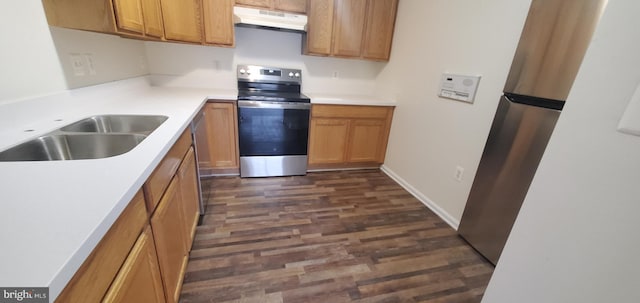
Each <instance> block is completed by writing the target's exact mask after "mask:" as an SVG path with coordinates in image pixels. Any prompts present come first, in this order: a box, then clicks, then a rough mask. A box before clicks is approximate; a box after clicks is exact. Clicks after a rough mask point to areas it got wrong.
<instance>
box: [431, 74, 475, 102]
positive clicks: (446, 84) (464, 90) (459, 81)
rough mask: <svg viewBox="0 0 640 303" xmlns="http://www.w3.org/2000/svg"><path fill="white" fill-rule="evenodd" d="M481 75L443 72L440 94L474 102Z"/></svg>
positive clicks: (449, 97)
mask: <svg viewBox="0 0 640 303" xmlns="http://www.w3.org/2000/svg"><path fill="white" fill-rule="evenodd" d="M478 82H480V76H465V75H456V74H447V73H444V74H442V81H441V82H440V90H439V92H438V96H440V97H443V98H448V99H453V100H458V101H463V102H468V103H473V99H474V98H475V96H476V90H477V89H478Z"/></svg>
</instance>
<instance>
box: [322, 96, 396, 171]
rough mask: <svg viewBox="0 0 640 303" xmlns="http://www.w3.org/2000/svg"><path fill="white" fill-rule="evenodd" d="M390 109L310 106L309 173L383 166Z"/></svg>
mask: <svg viewBox="0 0 640 303" xmlns="http://www.w3.org/2000/svg"><path fill="white" fill-rule="evenodd" d="M392 116H393V107H389V106H356V105H324V104H314V105H313V107H312V109H311V126H310V130H309V169H327V168H357V167H376V166H379V165H380V164H382V163H384V157H385V153H386V150H387V140H388V138H389V130H390V128H391V119H392Z"/></svg>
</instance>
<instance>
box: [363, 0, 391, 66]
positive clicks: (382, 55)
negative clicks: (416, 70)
mask: <svg viewBox="0 0 640 303" xmlns="http://www.w3.org/2000/svg"><path fill="white" fill-rule="evenodd" d="M397 10H398V1H397V0H369V3H368V7H367V16H368V18H367V23H366V25H365V33H364V42H363V43H364V45H363V48H362V57H363V58H365V59H371V60H384V61H387V60H389V55H390V54H391V42H392V40H393V29H394V26H395V23H396V12H397Z"/></svg>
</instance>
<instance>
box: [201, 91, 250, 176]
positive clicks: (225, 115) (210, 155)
mask: <svg viewBox="0 0 640 303" xmlns="http://www.w3.org/2000/svg"><path fill="white" fill-rule="evenodd" d="M204 115H205V121H204V123H205V128H204V131H203V132H202V134H196V137H197V138H198V146H197V148H198V166H199V167H200V174H201V175H204V176H207V175H217V174H238V173H239V172H240V164H239V161H240V160H239V155H238V114H237V109H236V104H235V103H234V102H225V101H209V102H208V103H207V104H205V109H204ZM200 137H202V138H203V139H200ZM200 142H202V143H200Z"/></svg>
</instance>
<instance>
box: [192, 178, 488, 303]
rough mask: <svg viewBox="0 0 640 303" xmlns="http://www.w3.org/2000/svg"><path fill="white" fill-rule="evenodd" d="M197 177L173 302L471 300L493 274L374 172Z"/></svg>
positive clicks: (431, 216) (424, 210) (452, 234)
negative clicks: (200, 191)
mask: <svg viewBox="0 0 640 303" xmlns="http://www.w3.org/2000/svg"><path fill="white" fill-rule="evenodd" d="M205 183H206V184H205V187H209V189H208V190H209V191H210V194H211V197H210V198H209V200H208V206H207V213H206V216H205V217H204V220H203V224H202V225H201V226H198V230H197V233H196V239H195V242H194V244H193V250H192V252H191V256H190V259H189V264H188V267H187V273H186V275H185V278H184V285H183V287H182V294H181V297H180V301H181V302H225V303H231V302H234V303H244V302H266V303H271V302H277V303H280V302H282V303H289V302H305V303H306V302H309V303H313V302H322V303H339V302H362V303H364V302H381V303H382V302H384V303H391V302H429V303H435V302H480V299H481V297H482V294H483V293H484V290H485V287H486V285H487V283H488V281H489V278H490V276H491V274H492V272H493V266H492V265H491V264H489V263H488V262H487V261H485V260H484V259H483V258H482V257H481V256H480V255H478V254H477V253H476V252H475V251H474V250H473V249H472V248H471V247H470V246H468V245H467V244H466V243H465V242H464V241H463V240H462V239H460V238H459V237H458V236H457V234H456V232H455V231H454V230H453V229H452V228H451V227H449V226H448V225H447V224H446V223H445V222H443V221H442V220H441V219H440V218H438V217H437V216H436V215H435V214H434V213H432V212H431V211H430V210H429V209H427V208H426V207H425V206H424V205H423V204H422V203H420V202H419V201H418V200H416V199H415V198H413V197H412V196H411V195H410V194H409V193H408V192H406V191H405V190H404V189H403V188H402V187H400V186H399V185H397V184H396V183H395V182H394V181H393V180H391V179H390V178H389V177H387V176H386V175H385V174H384V173H382V172H380V171H378V170H369V171H343V172H322V173H310V174H308V175H307V176H299V177H298V176H296V177H282V178H252V179H240V178H237V177H220V178H212V179H208V180H206V181H205Z"/></svg>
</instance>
